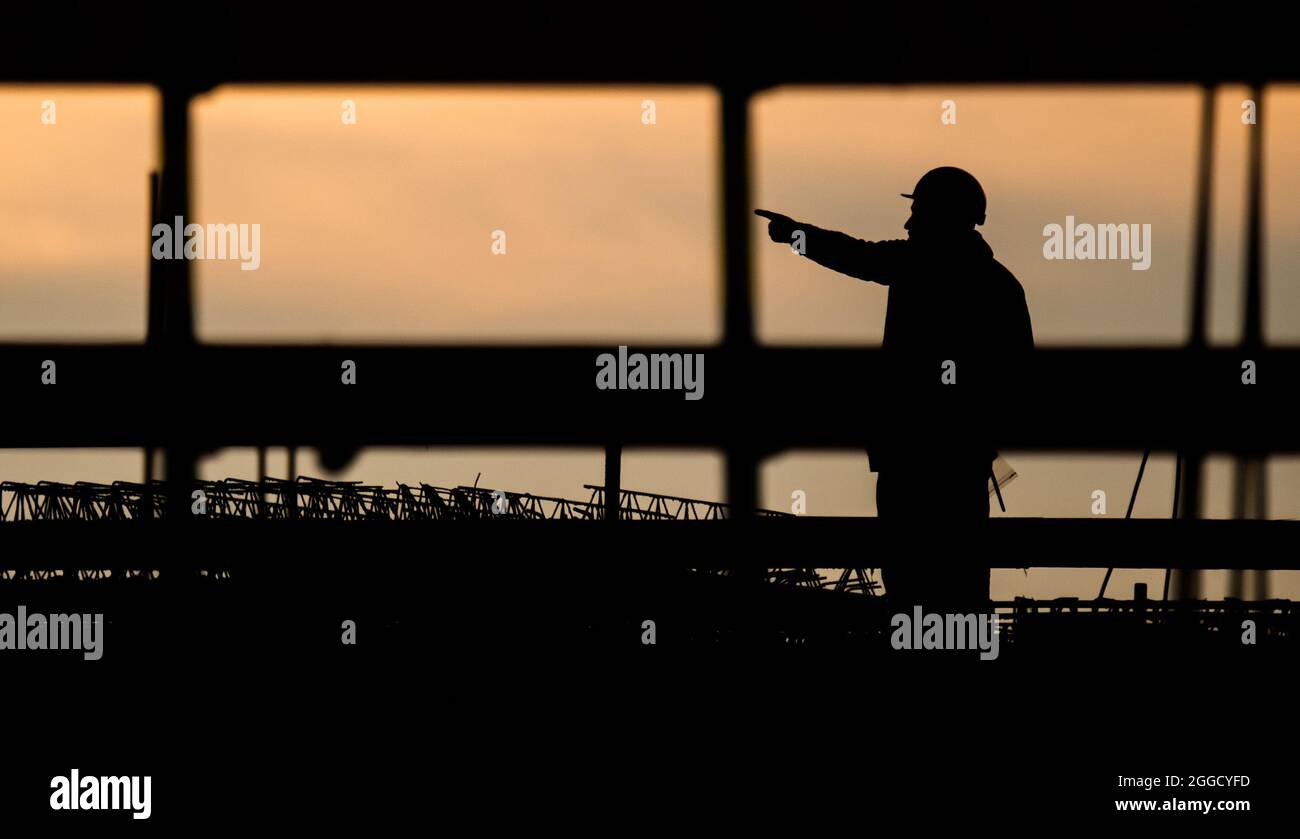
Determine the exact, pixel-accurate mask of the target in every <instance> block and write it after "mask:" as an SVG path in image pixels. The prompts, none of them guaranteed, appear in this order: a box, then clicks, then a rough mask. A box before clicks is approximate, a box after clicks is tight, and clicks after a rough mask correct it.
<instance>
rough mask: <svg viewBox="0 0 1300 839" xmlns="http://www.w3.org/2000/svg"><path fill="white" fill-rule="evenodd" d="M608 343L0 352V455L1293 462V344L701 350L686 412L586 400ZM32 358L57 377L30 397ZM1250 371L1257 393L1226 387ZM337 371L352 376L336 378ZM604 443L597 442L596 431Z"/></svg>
mask: <svg viewBox="0 0 1300 839" xmlns="http://www.w3.org/2000/svg"><path fill="white" fill-rule="evenodd" d="M616 351H617V350H616V348H615V347H611V346H588V347H573V346H567V347H564V346H550V347H530V346H510V347H486V346H485V347H463V346H462V347H450V346H448V347H431V346H400V347H384V346H337V347H329V346H313V347H300V346H275V345H267V346H233V345H222V346H212V345H205V346H201V347H198V348H194V349H177V350H174V351H170V350H169V351H167V352H165V353H162V352H158V351H153V350H150V349H148V348H146V347H144V346H143V345H111V346H110V345H75V344H64V345H22V344H5V345H0V392H2V393H4V394H5V395H6V401H5V403H4V406H3V415H2V417H3V420H2V421H0V446H4V447H43V446H53V447H69V446H131V447H139V446H165V445H183V446H185V447H187V448H192V449H195V450H201V449H214V448H219V447H225V446H252V445H303V446H321V447H332V448H335V449H344V450H346V449H349V448H356V447H362V446H425V445H447V446H454V445H510V446H532V445H538V446H599V445H604V444H607V443H611V442H616V443H621V444H623V445H635V446H642V445H644V446H693V447H713V448H720V449H726V448H734V447H737V446H744V447H751V448H753V449H754V450H755V451H758V452H774V451H779V450H784V449H788V448H794V447H811V448H822V449H860V448H862V447H864V446H866V445H868V444H872V445H876V446H885V447H889V448H895V449H905V450H907V451H910V452H912V453H913V454H914V455H915V456H924V453H925V452H928V451H932V450H935V449H936V448H942V447H944V446H949V445H960V444H961V443H962V441H963V440H968V441H974V443H986V442H989V441H991V442H992V443H993V444H995V445H997V446H999V447H1001V448H1005V449H1036V450H1092V451H1098V450H1113V451H1124V450H1141V449H1144V448H1147V447H1151V448H1155V449H1159V450H1173V449H1184V450H1189V451H1202V452H1215V451H1222V452H1238V453H1244V454H1268V453H1270V452H1294V451H1300V427H1298V426H1297V425H1296V423H1295V418H1294V411H1293V407H1292V405H1293V400H1294V395H1295V394H1296V393H1300V350H1297V349H1270V350H1261V351H1258V352H1246V351H1238V350H1214V351H1190V350H1166V349H1097V350H1078V349H1050V350H1040V351H1038V352H1037V353H1035V354H1034V355H1033V356H1032V358H1031V359H1030V360H1029V361H1028V362H1027V363H1026V364H1025V365H1023V366H1022V367H1019V368H1016V369H1011V368H1006V367H1005V366H1003V365H1001V364H999V363H997V362H996V361H991V360H987V359H981V358H969V359H967V358H959V359H956V361H957V367H956V375H957V379H956V384H951V385H945V384H943V383H942V382H941V373H942V370H943V367H942V364H943V361H944V359H942V358H941V357H939V356H935V357H933V358H931V357H925V356H919V355H909V356H906V357H902V356H896V357H893V358H888V357H886V356H885V354H884V353H882V352H881V351H879V350H859V349H782V348H770V347H769V348H757V349H750V350H733V349H728V348H714V347H683V346H680V345H679V346H673V347H637V346H633V347H631V348H630V350H629V352H630V353H637V352H640V353H644V354H646V355H647V357H648V356H650V355H652V354H655V353H663V354H674V353H676V354H682V353H691V354H694V353H697V352H698V353H700V354H701V355H702V357H703V386H702V390H701V391H700V392H702V394H703V396H702V398H700V399H698V400H691V399H687V398H686V392H685V386H686V384H687V383H686V382H685V381H683V382H682V385H683V388H682V389H676V390H673V389H668V390H648V389H642V390H630V389H623V390H619V389H612V390H610V389H605V390H602V389H599V388H598V387H597V385H596V373H597V358H598V356H600V355H601V354H602V353H616ZM46 361H53V362H54V364H55V366H54V371H55V383H54V384H43V383H42V382H43V372H44V371H45V370H46V369H47V367H48V366H47V365H45V364H44V362H46ZM1247 361H1249V362H1252V363H1253V365H1254V371H1255V376H1256V381H1257V384H1243V381H1242V376H1243V364H1245V363H1246V362H1247ZM345 362H353V363H354V364H355V371H356V372H355V376H356V383H355V384H344V383H343V371H344V364H345ZM611 438H612V439H611Z"/></svg>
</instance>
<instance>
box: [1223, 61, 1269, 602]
mask: <svg viewBox="0 0 1300 839" xmlns="http://www.w3.org/2000/svg"><path fill="white" fill-rule="evenodd" d="M1250 98H1251V99H1252V100H1253V101H1254V103H1255V124H1254V125H1252V126H1249V127H1248V130H1249V131H1250V143H1249V144H1248V146H1247V148H1248V156H1247V162H1246V165H1247V186H1246V291H1245V304H1244V306H1243V307H1242V328H1241V346H1242V351H1243V353H1244V356H1243V357H1246V358H1249V357H1250V355H1251V354H1252V353H1254V352H1256V351H1257V350H1259V349H1261V348H1262V347H1263V346H1264V334H1263V332H1264V325H1263V319H1264V287H1263V286H1264V283H1263V262H1264V222H1263V219H1264V190H1263V183H1264V177H1263V172H1264V134H1263V132H1264V119H1263V104H1264V90H1263V86H1262V85H1261V84H1259V83H1256V84H1253V85H1251V88H1250ZM1266 464H1267V461H1266V460H1265V458H1263V457H1255V456H1250V455H1242V456H1238V457H1237V459H1236V460H1235V461H1234V463H1233V493H1232V495H1233V497H1232V515H1233V518H1239V519H1263V518H1267V517H1268V497H1267V495H1268V488H1267V485H1266V481H1265V473H1266ZM1249 579H1250V582H1251V583H1252V585H1251V586H1250V588H1251V589H1252V590H1250V591H1248V590H1247V572H1245V571H1241V570H1234V571H1232V572H1231V582H1230V584H1229V592H1228V593H1229V594H1230V595H1231V596H1233V597H1241V598H1243V599H1244V598H1249V597H1254V598H1256V599H1259V600H1267V599H1268V596H1269V591H1268V588H1269V586H1268V572H1267V571H1262V570H1259V571H1250V572H1249Z"/></svg>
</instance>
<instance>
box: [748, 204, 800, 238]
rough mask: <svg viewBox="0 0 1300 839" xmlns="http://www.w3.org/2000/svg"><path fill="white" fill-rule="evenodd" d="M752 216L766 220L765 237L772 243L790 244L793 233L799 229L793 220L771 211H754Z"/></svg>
mask: <svg viewBox="0 0 1300 839" xmlns="http://www.w3.org/2000/svg"><path fill="white" fill-rule="evenodd" d="M754 215H756V216H760V217H761V218H765V219H767V220H768V225H767V235H768V236H770V237H771V238H772V241H773V242H780V243H782V244H785V245H788V244H790V240H791V239H792V238H794V231H795V230H796V229H797V228H798V227H799V223H798V222H797V221H795V220H794V219H792V218H790V217H789V216H785V215H781V214H780V213H774V212H772V211H771V210H755V211H754Z"/></svg>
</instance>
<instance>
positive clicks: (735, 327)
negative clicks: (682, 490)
mask: <svg viewBox="0 0 1300 839" xmlns="http://www.w3.org/2000/svg"><path fill="white" fill-rule="evenodd" d="M720 92H721V98H722V102H721V108H722V121H721V129H722V131H721V138H720V142H721V152H722V165H721V170H722V259H723V282H724V295H723V301H724V306H725V313H724V329H725V333H724V336H723V348H724V350H725V352H726V353H727V354H728V356H729V358H730V363H731V365H732V369H733V370H736V371H738V372H739V371H745V370H748V369H750V367H749V365H748V364H746V363H745V359H746V357H747V356H749V354H750V352H751V351H752V349H753V346H754V311H753V299H752V297H753V295H752V288H753V286H752V278H751V276H750V240H749V232H750V228H751V225H752V219H751V215H750V209H751V207H750V200H749V165H750V159H749V152H750V143H749V101H750V95H751V93H752V92H753V90H752V88H749V87H747V86H743V85H737V84H732V83H726V84H723V85H722V86H721V88H720ZM737 432H739V429H737ZM738 436H740V435H739V434H738ZM726 460H727V467H726V481H727V486H726V496H727V503H728V504H730V505H731V515H732V516H734V517H740V518H743V517H746V516H750V515H752V514H753V512H754V509H755V508H756V507H757V506H758V488H757V483H758V460H757V457H756V455H755V453H754V451H753V450H752V449H751V448H750V446H749V445H748V444H747V443H746V442H745V441H743V440H741V441H740V442H738V443H736V444H733V445H732V446H729V447H728V448H727V451H726Z"/></svg>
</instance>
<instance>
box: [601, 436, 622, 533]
mask: <svg viewBox="0 0 1300 839" xmlns="http://www.w3.org/2000/svg"><path fill="white" fill-rule="evenodd" d="M622 497H623V447H622V446H616V445H609V446H606V447H605V521H618V511H619V501H620V500H622Z"/></svg>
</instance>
